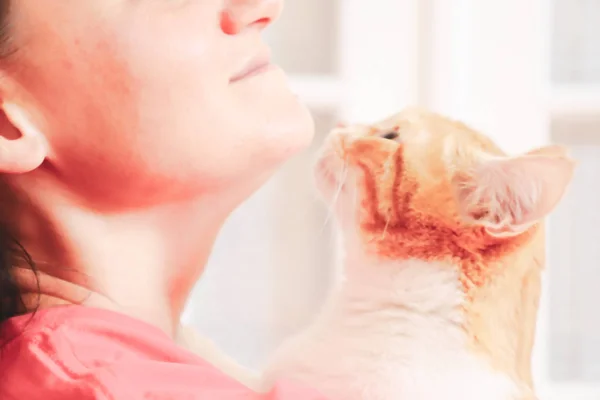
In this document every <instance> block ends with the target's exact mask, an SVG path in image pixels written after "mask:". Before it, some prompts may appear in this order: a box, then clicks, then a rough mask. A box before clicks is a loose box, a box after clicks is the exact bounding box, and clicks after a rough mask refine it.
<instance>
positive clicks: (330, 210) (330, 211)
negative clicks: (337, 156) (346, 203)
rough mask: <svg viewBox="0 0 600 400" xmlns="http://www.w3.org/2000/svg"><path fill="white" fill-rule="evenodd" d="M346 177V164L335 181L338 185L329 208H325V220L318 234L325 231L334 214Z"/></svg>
mask: <svg viewBox="0 0 600 400" xmlns="http://www.w3.org/2000/svg"><path fill="white" fill-rule="evenodd" d="M347 176H348V168H347V163H344V166H343V167H342V170H341V171H340V176H339V178H338V179H337V181H338V185H337V188H336V190H335V192H334V194H333V197H332V199H331V204H330V205H329V207H327V217H326V218H325V221H324V222H323V226H322V227H321V229H320V230H319V234H322V233H323V232H324V231H325V228H326V227H327V224H328V223H329V221H331V218H332V217H333V215H334V214H335V206H336V204H337V202H338V200H339V197H340V194H341V193H342V189H343V188H344V184H345V183H346V178H347Z"/></svg>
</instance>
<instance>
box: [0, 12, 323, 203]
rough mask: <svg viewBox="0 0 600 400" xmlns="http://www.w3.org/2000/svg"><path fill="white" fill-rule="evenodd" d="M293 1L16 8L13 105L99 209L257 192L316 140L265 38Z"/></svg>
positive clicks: (9, 63)
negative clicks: (271, 59)
mask: <svg viewBox="0 0 600 400" xmlns="http://www.w3.org/2000/svg"><path fill="white" fill-rule="evenodd" d="M281 6H282V0H83V1H82V0H19V1H14V2H13V5H12V11H11V14H12V15H11V25H12V32H11V39H12V43H13V45H14V46H15V48H16V49H17V51H16V52H15V53H14V54H12V55H10V56H9V57H8V58H7V59H5V60H4V61H2V63H3V64H4V65H5V67H4V74H5V75H6V76H5V77H4V78H5V79H4V80H3V81H4V82H5V83H4V84H1V83H0V86H1V85H4V86H2V87H1V89H2V91H3V92H2V96H3V100H5V101H9V102H13V103H16V104H18V105H20V106H21V107H22V108H23V109H24V111H25V113H26V114H27V115H28V117H29V118H30V119H31V121H32V122H33V124H34V125H35V126H36V127H37V128H38V129H39V130H40V131H41V132H42V133H43V134H44V136H45V137H46V140H47V142H48V155H47V161H48V162H47V164H45V165H46V166H50V167H51V168H47V170H48V171H50V172H51V175H52V176H53V177H54V178H55V179H58V180H60V181H61V182H60V183H61V184H63V183H64V184H67V185H69V187H70V188H71V190H73V191H74V192H75V194H76V195H77V196H80V197H81V199H83V200H86V201H91V200H90V199H93V203H94V204H93V205H94V206H95V207H98V208H104V209H109V208H110V209H121V208H124V207H133V208H136V207H142V206H150V205H156V204H160V203H164V202H168V201H176V200H184V199H188V198H192V197H194V196H197V195H200V194H202V193H216V192H219V191H221V190H225V188H228V189H229V188H236V187H238V188H242V189H240V190H245V191H250V190H253V189H255V188H256V187H257V186H258V185H259V184H260V183H262V182H263V181H264V180H265V179H266V177H268V176H269V175H270V173H271V172H272V171H273V170H274V169H275V167H276V166H278V165H279V164H281V162H283V161H284V160H286V159H287V158H289V157H290V156H291V155H293V154H294V153H296V152H297V151H298V150H300V149H302V148H304V147H305V146H306V145H307V144H308V143H309V142H310V140H311V138H312V133H313V122H312V119H311V118H310V115H309V113H308V111H307V110H306V109H305V108H304V107H303V106H302V105H301V104H299V102H298V101H297V99H296V98H295V96H293V95H292V94H291V92H290V90H289V89H288V86H287V82H286V78H285V76H284V74H283V73H282V71H281V70H280V69H279V68H277V67H275V66H272V65H268V62H269V61H268V59H269V49H268V47H267V46H266V45H265V43H263V41H262V40H261V31H262V29H263V28H264V27H266V26H267V25H268V24H269V23H270V22H271V21H273V20H274V19H276V18H277V16H278V15H279V13H280V11H281ZM265 65H267V66H266V67H265ZM257 67H258V68H259V70H258V72H256V73H248V72H249V71H251V70H253V69H255V68H257Z"/></svg>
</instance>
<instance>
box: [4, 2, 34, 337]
mask: <svg viewBox="0 0 600 400" xmlns="http://www.w3.org/2000/svg"><path fill="white" fill-rule="evenodd" d="M10 6H11V1H10V0H0V61H2V60H4V59H6V58H7V57H9V55H10V54H12V53H13V51H14V49H13V48H12V41H11V36H10V28H11V27H10V21H9V17H8V16H9V12H10ZM23 262H24V263H25V264H27V265H29V266H30V267H31V269H32V270H33V271H34V272H35V271H36V268H35V264H34V263H33V260H32V259H31V257H30V256H29V254H28V253H27V251H26V250H25V248H24V247H23V246H22V245H21V244H20V243H19V241H18V240H17V239H16V238H15V237H14V235H13V234H12V232H11V231H10V229H9V228H8V226H2V225H1V224H0V324H2V322H4V321H6V320H7V319H9V318H12V317H15V316H17V315H20V314H23V313H25V312H27V310H26V308H25V304H24V301H23V294H22V292H21V289H20V288H19V286H18V284H17V282H16V281H15V278H14V275H13V269H14V266H15V265H16V264H17V263H19V264H20V265H22V264H23ZM1 344H2V343H0V345H1Z"/></svg>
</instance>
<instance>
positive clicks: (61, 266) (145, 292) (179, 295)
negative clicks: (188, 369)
mask: <svg viewBox="0 0 600 400" xmlns="http://www.w3.org/2000/svg"><path fill="white" fill-rule="evenodd" d="M45 200H46V201H45V202H44V205H43V207H42V206H40V205H39V204H35V203H33V204H28V205H27V208H25V207H21V208H19V209H18V210H15V216H16V218H15V224H14V226H16V227H17V228H18V234H17V237H18V239H19V241H20V242H21V243H22V245H23V246H24V248H25V249H27V251H28V253H29V254H30V255H31V258H32V259H33V261H34V262H35V264H36V267H37V269H38V270H39V272H40V274H39V278H40V279H39V289H40V291H41V297H40V306H41V307H52V306H54V305H63V304H83V305H89V306H94V307H100V308H107V309H111V310H113V311H118V312H122V313H124V314H128V315H130V316H132V317H134V318H137V319H140V320H143V321H145V322H148V323H151V324H153V325H155V326H158V327H159V328H161V329H162V330H163V331H165V332H166V333H167V334H169V335H173V334H174V333H175V329H176V327H177V325H178V324H179V318H180V314H181V312H182V311H183V308H184V307H185V303H186V301H187V298H188V295H189V293H190V291H191V289H192V288H193V285H194V283H195V282H196V280H197V279H198V278H199V276H200V274H201V273H202V271H203V269H204V265H205V263H206V262H207V259H208V257H209V254H210V251H211V249H212V246H213V242H214V240H215V238H216V236H217V234H218V231H219V229H220V227H221V225H222V223H223V222H224V220H225V218H226V217H227V215H228V214H229V211H230V210H231V208H233V207H225V204H224V203H223V202H222V201H221V203H219V202H217V201H209V200H207V199H200V200H194V201H190V202H187V203H179V204H172V205H169V206H162V207H157V208H155V209H149V210H144V211H136V212H131V213H120V214H112V215H105V214H100V213H95V212H91V211H89V210H86V209H84V208H81V207H78V206H77V205H76V204H73V203H64V202H58V201H57V202H53V203H52V202H48V199H47V198H46V199H45ZM61 200H64V199H61ZM221 200H222V199H221ZM20 267H23V268H15V271H16V274H17V276H18V277H19V281H20V282H22V283H23V285H22V286H23V289H24V291H25V294H26V295H25V298H26V299H29V300H30V301H29V302H30V303H31V305H32V306H35V305H37V292H38V285H37V283H38V281H37V280H36V279H35V277H34V276H33V274H32V273H31V271H30V270H29V269H27V268H26V267H27V265H26V263H23V264H22V265H20Z"/></svg>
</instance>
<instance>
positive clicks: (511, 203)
mask: <svg viewBox="0 0 600 400" xmlns="http://www.w3.org/2000/svg"><path fill="white" fill-rule="evenodd" d="M515 129H518V124H515ZM574 167H575V164H574V161H573V160H572V159H570V158H569V156H568V154H567V151H566V149H565V148H563V147H561V146H555V145H551V146H546V147H542V148H539V149H536V150H533V151H531V152H528V153H526V154H521V155H517V156H509V155H506V154H505V153H504V152H503V151H502V150H500V148H498V147H497V146H496V145H495V144H494V143H493V142H492V141H491V140H490V139H489V138H487V137H486V136H484V135H483V134H481V133H478V132H476V131H475V130H473V129H472V128H470V127H468V126H467V125H465V124H463V123H461V122H458V121H454V120H451V119H449V118H447V117H445V116H442V115H439V114H436V113H433V112H429V111H426V110H422V109H417V108H409V109H405V110H403V111H400V112H399V113H397V114H395V115H392V116H389V117H388V118H386V119H385V120H383V121H380V122H377V123H375V124H372V125H351V126H339V127H337V128H335V129H333V131H332V132H331V134H330V135H329V136H328V138H327V140H326V143H325V144H324V145H323V148H322V150H321V153H320V156H319V159H318V162H317V163H316V167H315V175H316V180H317V186H318V188H319V190H320V192H321V193H322V194H323V196H324V198H325V199H326V200H327V201H328V202H331V203H334V213H335V218H336V220H337V224H338V225H339V228H340V231H341V233H342V236H343V240H342V242H343V248H344V261H343V277H342V278H341V279H340V280H339V282H337V284H336V285H335V287H334V288H333V289H332V291H331V294H330V298H329V300H328V302H327V303H326V305H325V306H324V307H323V309H322V311H321V312H320V313H319V315H317V316H316V318H315V320H314V321H313V323H312V324H311V325H310V326H309V327H308V328H307V329H306V330H304V331H302V332H301V333H300V334H298V335H297V336H295V337H293V338H291V339H289V340H288V341H287V342H285V343H284V344H283V346H282V347H281V348H280V349H279V350H278V351H277V352H276V353H275V355H274V356H273V358H272V359H271V361H270V362H269V363H268V366H267V368H266V369H265V371H264V373H263V375H262V378H261V379H259V381H260V382H258V381H254V383H249V385H256V387H255V389H256V390H257V391H262V392H266V391H268V390H269V388H270V387H271V385H272V384H273V383H274V382H276V381H278V380H280V379H287V380H290V379H291V380H295V381H297V382H299V383H302V384H305V385H306V386H310V387H312V388H314V389H317V390H319V391H321V392H322V393H323V394H324V395H326V396H329V397H330V398H331V400H392V399H394V400H404V399H406V400H434V399H435V400H441V399H444V400H446V399H452V400H453V399H457V400H458V399H460V400H531V399H535V398H536V396H535V390H534V385H533V381H532V371H531V351H532V346H533V342H534V334H535V325H536V316H537V309H538V302H539V298H540V290H541V283H540V281H541V273H542V271H543V268H544V219H545V218H546V217H547V216H548V215H549V214H550V213H551V212H552V211H553V209H554V208H555V207H556V205H557V204H558V203H559V201H560V200H561V198H562V196H563V195H564V193H565V191H566V190H567V188H568V185H569V183H570V181H571V178H572V174H573V171H574ZM247 382H248V381H247Z"/></svg>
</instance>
